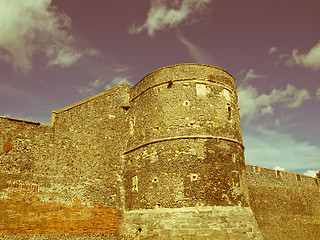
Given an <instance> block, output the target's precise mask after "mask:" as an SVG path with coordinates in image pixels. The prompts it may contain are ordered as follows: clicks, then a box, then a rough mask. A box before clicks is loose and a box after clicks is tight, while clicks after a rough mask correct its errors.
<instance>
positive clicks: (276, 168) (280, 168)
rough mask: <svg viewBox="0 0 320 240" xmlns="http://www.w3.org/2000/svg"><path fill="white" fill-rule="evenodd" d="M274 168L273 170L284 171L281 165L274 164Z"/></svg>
mask: <svg viewBox="0 0 320 240" xmlns="http://www.w3.org/2000/svg"><path fill="white" fill-rule="evenodd" d="M274 169H275V170H281V171H285V170H286V169H284V168H282V167H280V166H276V167H274Z"/></svg>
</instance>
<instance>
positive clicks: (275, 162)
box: [243, 126, 320, 171]
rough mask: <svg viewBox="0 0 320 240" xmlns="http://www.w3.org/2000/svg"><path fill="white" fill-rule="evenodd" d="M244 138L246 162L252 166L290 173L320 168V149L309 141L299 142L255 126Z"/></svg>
mask: <svg viewBox="0 0 320 240" xmlns="http://www.w3.org/2000/svg"><path fill="white" fill-rule="evenodd" d="M243 138H244V145H245V147H246V151H245V157H246V162H248V163H250V164H254V165H260V166H264V167H269V168H274V166H277V167H278V168H281V169H286V170H289V171H292V170H293V169H318V168H319V160H320V157H319V156H320V148H319V147H318V146H316V145H312V144H311V143H310V142H307V141H297V140H295V139H294V138H293V137H292V135H290V134H285V133H279V132H277V131H273V130H270V129H267V128H265V127H264V126H253V127H251V128H250V132H249V133H246V134H244V135H243ZM279 161H281V163H280V162H279ZM279 165H280V166H281V167H279Z"/></svg>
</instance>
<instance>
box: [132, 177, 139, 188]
mask: <svg viewBox="0 0 320 240" xmlns="http://www.w3.org/2000/svg"><path fill="white" fill-rule="evenodd" d="M134 191H136V192H137V191H138V176H134V177H132V192H134Z"/></svg>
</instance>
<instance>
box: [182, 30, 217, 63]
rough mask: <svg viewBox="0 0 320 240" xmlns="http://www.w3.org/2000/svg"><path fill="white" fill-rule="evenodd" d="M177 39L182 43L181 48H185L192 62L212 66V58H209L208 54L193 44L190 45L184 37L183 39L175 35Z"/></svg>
mask: <svg viewBox="0 0 320 240" xmlns="http://www.w3.org/2000/svg"><path fill="white" fill-rule="evenodd" d="M177 37H178V39H179V40H180V42H181V43H182V45H183V46H185V47H186V48H187V50H188V52H189V54H190V56H191V58H192V61H194V62H196V63H204V64H211V65H212V64H213V62H214V61H213V60H212V58H211V57H210V56H209V54H208V53H207V52H206V51H204V50H203V49H201V48H199V47H197V46H196V45H194V44H193V43H191V42H190V41H189V40H187V39H186V38H185V37H183V36H182V35H181V34H177Z"/></svg>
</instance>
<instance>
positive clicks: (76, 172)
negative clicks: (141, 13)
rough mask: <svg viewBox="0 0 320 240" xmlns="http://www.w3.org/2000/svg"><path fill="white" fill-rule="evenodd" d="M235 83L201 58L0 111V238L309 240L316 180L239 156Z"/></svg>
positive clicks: (315, 216) (315, 231) (316, 226)
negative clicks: (45, 117) (101, 88)
mask: <svg viewBox="0 0 320 240" xmlns="http://www.w3.org/2000/svg"><path fill="white" fill-rule="evenodd" d="M237 101H238V99H237V93H236V85H235V81H234V79H233V77H232V76H231V75H230V74H229V73H228V72H226V71H225V70H223V69H221V68H218V67H213V66H209V65H202V64H178V65H173V66H168V67H164V68H160V69H158V70H155V71H153V72H152V73H150V74H149V75H147V76H146V77H145V78H143V79H142V80H141V81H140V82H139V83H137V84H136V85H135V86H134V87H132V88H131V87H130V86H129V85H127V84H122V85H119V86H118V87H116V88H113V89H111V90H109V91H106V92H103V93H101V94H99V95H96V96H94V97H91V98H89V99H85V100H83V101H81V102H79V103H75V104H73V105H71V106H68V107H65V108H63V109H60V110H57V111H53V112H52V118H51V124H50V125H45V124H41V123H37V122H32V121H26V120H19V119H12V118H8V117H0V239H263V238H265V239H317V237H318V236H319V235H320V222H319V219H320V209H319V207H320V202H319V201H320V200H319V199H320V197H319V180H317V179H314V178H308V177H305V176H300V175H298V176H297V175H295V174H293V173H287V172H283V171H278V172H277V171H274V170H270V169H265V168H260V167H253V166H251V165H245V162H244V154H243V152H244V147H243V145H242V137H241V128H240V119H239V111H238V106H237Z"/></svg>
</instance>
